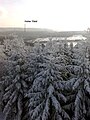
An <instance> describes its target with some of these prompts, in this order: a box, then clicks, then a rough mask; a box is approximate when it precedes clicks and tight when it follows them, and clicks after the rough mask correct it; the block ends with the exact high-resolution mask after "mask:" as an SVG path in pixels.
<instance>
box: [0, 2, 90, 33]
mask: <svg viewBox="0 0 90 120" xmlns="http://www.w3.org/2000/svg"><path fill="white" fill-rule="evenodd" d="M32 19H34V20H38V22H37V23H27V24H26V26H27V27H31V28H49V29H53V30H58V31H63V30H64V31H67V30H85V29H87V28H88V27H90V0H0V27H23V26H24V20H32Z"/></svg>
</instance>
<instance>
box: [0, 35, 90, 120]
mask: <svg viewBox="0 0 90 120" xmlns="http://www.w3.org/2000/svg"><path fill="white" fill-rule="evenodd" d="M3 44H4V45H3V54H5V56H6V57H5V58H4V59H0V112H2V113H3V114H4V117H5V120H90V41H89V40H86V41H80V42H78V43H77V44H76V45H75V46H74V45H73V43H72V42H71V43H70V45H68V42H67V41H64V42H62V41H59V42H58V43H57V42H55V41H52V40H51V39H50V40H49V41H48V42H47V43H46V44H45V45H44V44H40V43H39V42H37V43H35V44H34V46H33V47H30V46H26V45H25V43H24V40H23V38H19V37H16V38H14V39H11V40H10V39H5V41H4V43H3Z"/></svg>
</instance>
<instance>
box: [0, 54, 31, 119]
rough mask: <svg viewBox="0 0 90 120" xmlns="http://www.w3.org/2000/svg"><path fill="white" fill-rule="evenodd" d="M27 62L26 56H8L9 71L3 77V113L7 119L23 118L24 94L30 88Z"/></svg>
mask: <svg viewBox="0 0 90 120" xmlns="http://www.w3.org/2000/svg"><path fill="white" fill-rule="evenodd" d="M27 67H28V65H27V62H26V59H25V57H24V56H22V55H20V54H14V55H13V56H10V58H8V65H7V68H8V73H7V75H6V76H4V77H3V80H2V84H3V85H4V94H3V98H2V99H3V103H4V106H3V113H4V114H5V117H6V120H22V117H23V110H24V109H23V102H24V94H25V93H26V92H27V89H28V81H29V80H28V81H27V78H28V74H27Z"/></svg>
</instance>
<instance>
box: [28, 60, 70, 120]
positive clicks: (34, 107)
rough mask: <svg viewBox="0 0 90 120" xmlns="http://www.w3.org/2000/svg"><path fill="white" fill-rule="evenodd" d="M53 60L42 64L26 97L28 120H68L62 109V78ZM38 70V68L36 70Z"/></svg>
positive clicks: (63, 97) (64, 100)
mask: <svg viewBox="0 0 90 120" xmlns="http://www.w3.org/2000/svg"><path fill="white" fill-rule="evenodd" d="M54 61H55V60H50V59H49V60H46V62H44V63H42V64H41V66H42V68H43V69H42V71H40V72H39V73H38V74H36V75H35V78H34V81H33V84H32V86H31V87H30V89H29V91H28V94H27V95H26V97H28V99H29V105H28V110H29V111H28V114H29V118H28V120H65V119H67V120H69V119H70V117H69V115H68V114H67V113H66V112H65V110H64V109H63V108H62V103H65V102H66V97H65V96H64V94H62V91H63V90H64V84H63V78H62V76H61V72H60V70H59V66H58V64H55V62H54ZM38 69H39V68H38Z"/></svg>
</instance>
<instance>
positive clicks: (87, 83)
mask: <svg viewBox="0 0 90 120" xmlns="http://www.w3.org/2000/svg"><path fill="white" fill-rule="evenodd" d="M86 53H87V50H86ZM83 54H84V53H83ZM84 55H85V56H84V57H83V63H82V64H81V72H80V74H79V75H78V76H77V78H76V81H75V82H74V84H73V90H74V91H76V97H75V103H74V107H75V109H74V120H88V119H90V116H89V115H90V102H89V101H90V75H89V69H88V66H89V59H88V56H87V54H84Z"/></svg>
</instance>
